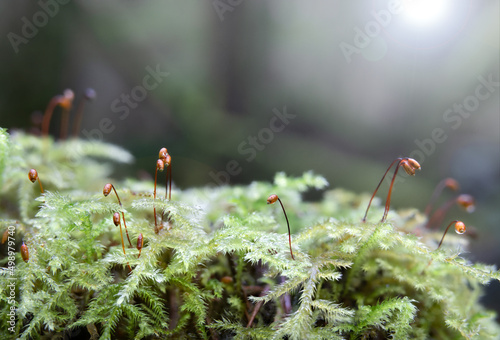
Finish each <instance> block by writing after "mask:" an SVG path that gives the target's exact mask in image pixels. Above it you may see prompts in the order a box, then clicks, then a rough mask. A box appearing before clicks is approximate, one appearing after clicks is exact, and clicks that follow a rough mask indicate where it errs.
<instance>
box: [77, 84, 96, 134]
mask: <svg viewBox="0 0 500 340" xmlns="http://www.w3.org/2000/svg"><path fill="white" fill-rule="evenodd" d="M95 96H96V94H95V91H94V89H91V88H88V89H86V90H85V95H84V98H83V99H82V100H81V101H80V103H79V104H78V107H77V109H76V117H75V122H74V123H73V137H78V130H79V129H80V125H81V124H82V118H83V108H84V107H85V102H86V101H89V100H92V99H94V98H95Z"/></svg>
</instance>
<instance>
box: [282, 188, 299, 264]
mask: <svg viewBox="0 0 500 340" xmlns="http://www.w3.org/2000/svg"><path fill="white" fill-rule="evenodd" d="M278 202H280V204H281V208H282V209H283V214H285V219H286V225H287V227H288V244H289V245H290V255H292V259H293V260H295V257H293V252H292V236H291V233H290V222H288V216H287V215H286V211H285V207H284V206H283V203H281V200H280V198H279V197H278Z"/></svg>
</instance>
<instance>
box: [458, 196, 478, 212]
mask: <svg viewBox="0 0 500 340" xmlns="http://www.w3.org/2000/svg"><path fill="white" fill-rule="evenodd" d="M457 204H458V205H459V206H461V207H462V208H464V209H465V211H467V212H468V213H471V212H473V211H474V210H476V202H475V200H474V197H472V196H471V195H467V194H462V195H460V196H458V197H457Z"/></svg>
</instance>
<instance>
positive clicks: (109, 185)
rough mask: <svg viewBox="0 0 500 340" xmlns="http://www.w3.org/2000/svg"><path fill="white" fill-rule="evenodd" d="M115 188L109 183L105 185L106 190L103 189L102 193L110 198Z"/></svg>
mask: <svg viewBox="0 0 500 340" xmlns="http://www.w3.org/2000/svg"><path fill="white" fill-rule="evenodd" d="M112 188H113V185H112V184H111V183H107V184H106V185H104V188H103V189H102V193H103V195H104V196H108V195H109V193H110V192H111V189H112Z"/></svg>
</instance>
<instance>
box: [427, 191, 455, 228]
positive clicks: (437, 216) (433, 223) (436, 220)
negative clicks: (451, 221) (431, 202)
mask: <svg viewBox="0 0 500 340" xmlns="http://www.w3.org/2000/svg"><path fill="white" fill-rule="evenodd" d="M456 201H457V198H456V197H455V198H452V199H451V200H448V201H446V202H445V203H443V205H441V206H440V207H439V208H438V209H436V211H435V212H434V214H432V215H431V216H430V217H429V218H428V219H427V223H426V225H425V227H426V228H428V229H436V228H437V227H439V226H440V225H441V223H442V222H443V220H444V217H445V216H446V213H447V212H448V211H449V210H450V209H451V207H452V206H453V205H454V204H455V202H456Z"/></svg>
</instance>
